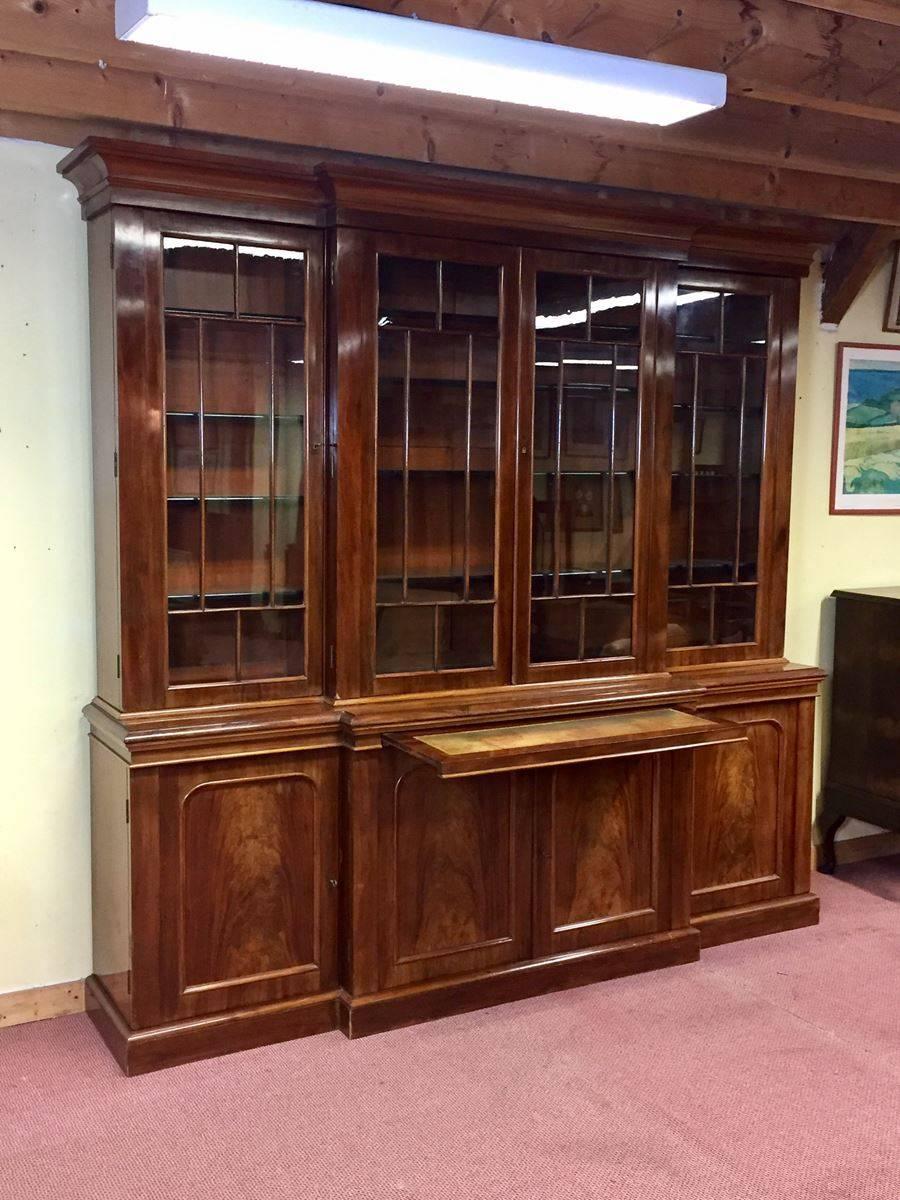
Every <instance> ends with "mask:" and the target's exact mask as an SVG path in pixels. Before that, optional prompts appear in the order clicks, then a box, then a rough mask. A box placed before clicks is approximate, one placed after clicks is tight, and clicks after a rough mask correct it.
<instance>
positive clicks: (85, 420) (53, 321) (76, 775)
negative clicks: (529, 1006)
mask: <svg viewBox="0 0 900 1200" xmlns="http://www.w3.org/2000/svg"><path fill="white" fill-rule="evenodd" d="M64 153H65V151H63V150H60V149H59V148H57V147H55V146H42V145H36V144H34V143H26V142H16V141H10V140H8V139H0V494H2V503H0V630H2V637H0V646H2V651H0V672H2V691H0V695H2V712H0V763H2V768H3V770H2V786H0V992H3V991H14V990H18V989H19V988H26V987H34V986H37V985H39V984H45V983H59V982H63V981H67V980H70V979H79V978H82V977H83V976H84V975H85V974H87V973H88V972H89V970H90V955H91V933H90V913H89V908H90V863H89V842H88V825H89V808H88V758H87V737H86V726H85V722H84V718H83V717H82V716H81V709H82V706H83V705H84V704H85V703H87V701H88V700H90V699H91V697H92V696H93V694H94V690H95V670H94V622H93V568H92V564H91V555H92V530H91V472H90V411H89V346H88V320H87V253H86V240H85V228H84V225H83V223H82V221H81V217H80V213H79V210H78V204H77V201H76V197H75V192H74V189H73V188H72V186H71V185H70V184H68V183H65V182H64V181H63V180H61V179H60V178H59V176H58V175H57V174H56V163H57V162H58V161H59V159H60V158H62V156H63V154H64Z"/></svg>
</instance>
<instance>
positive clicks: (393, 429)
mask: <svg viewBox="0 0 900 1200" xmlns="http://www.w3.org/2000/svg"><path fill="white" fill-rule="evenodd" d="M408 353H409V336H408V334H406V333H401V332H400V331H399V330H391V329H381V330H379V332H378V466H379V468H380V469H382V470H387V469H391V470H395V471H402V470H403V463H404V440H405V436H406V416H405V414H406V376H407V357H408Z"/></svg>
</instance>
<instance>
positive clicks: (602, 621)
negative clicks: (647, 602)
mask: <svg viewBox="0 0 900 1200" xmlns="http://www.w3.org/2000/svg"><path fill="white" fill-rule="evenodd" d="M632 603H633V602H632V600H631V599H630V598H629V599H627V600H619V599H616V600H609V599H603V600H586V601H585V602H584V657H585V658H625V657H628V656H629V655H630V654H631V624H632Z"/></svg>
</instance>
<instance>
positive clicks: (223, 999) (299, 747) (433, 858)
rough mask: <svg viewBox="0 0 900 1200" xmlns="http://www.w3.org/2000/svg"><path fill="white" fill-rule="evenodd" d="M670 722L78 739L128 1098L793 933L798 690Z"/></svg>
mask: <svg viewBox="0 0 900 1200" xmlns="http://www.w3.org/2000/svg"><path fill="white" fill-rule="evenodd" d="M698 690H699V689H698ZM798 691H799V685H798ZM698 699H699V700H700V702H699V703H694V704H693V705H692V706H689V707H684V706H683V713H682V709H679V710H678V712H677V713H676V712H675V710H673V709H660V708H658V707H656V708H654V707H652V706H651V705H650V704H646V705H645V706H644V707H643V708H640V709H624V710H622V709H619V708H615V707H614V706H612V712H613V716H612V717H607V716H604V715H602V713H601V714H600V715H599V716H597V717H593V716H587V717H582V716H580V717H578V718H577V719H573V717H572V716H571V714H568V715H566V714H560V713H550V712H546V711H545V712H543V713H538V714H534V713H531V714H529V715H528V717H527V718H525V717H524V716H522V715H520V716H519V720H518V723H517V722H516V720H515V718H514V717H513V716H512V715H511V714H509V713H499V714H498V713H496V712H494V713H486V714H485V715H484V717H483V718H482V719H481V721H480V723H478V722H474V723H473V720H472V718H471V716H470V717H469V718H468V720H466V719H465V716H464V715H462V714H461V715H460V716H459V717H458V718H456V719H449V718H448V719H447V720H446V721H444V722H443V723H442V724H440V725H438V724H436V723H435V722H432V723H431V724H428V725H425V724H424V723H422V724H420V725H419V726H418V727H416V726H415V725H413V727H412V731H410V732H405V731H403V730H397V728H396V726H394V732H388V730H387V729H385V728H381V729H378V730H377V731H375V732H374V733H373V732H372V731H371V730H364V731H363V733H362V734H359V733H358V732H357V731H351V735H350V736H349V737H344V738H343V740H339V736H340V731H338V730H337V729H336V728H335V726H334V725H329V723H328V721H327V719H324V720H323V718H322V714H321V713H319V714H318V715H316V717H315V720H314V721H313V720H310V721H309V722H308V724H307V726H305V727H299V728H298V729H297V730H294V731H292V733H291V736H290V737H289V738H288V739H286V741H285V742H284V743H282V744H281V745H280V746H279V745H278V744H276V743H273V742H270V741H268V740H264V742H263V744H262V745H260V746H258V747H255V746H250V745H248V744H246V743H242V741H241V737H240V736H237V735H236V737H235V741H234V742H233V743H232V744H231V746H230V748H231V749H234V750H239V751H240V752H239V753H236V754H232V755H225V756H223V755H222V753H221V751H219V750H218V748H217V752H216V753H214V754H213V755H212V756H210V753H209V750H208V749H205V748H204V749H203V750H201V752H200V753H199V754H197V755H196V757H193V758H190V757H177V758H173V759H167V758H166V757H165V755H164V754H162V753H160V752H159V751H155V753H156V755H157V758H156V760H155V761H153V762H152V763H151V762H147V761H144V760H142V759H141V757H140V754H141V753H145V751H143V750H142V751H141V752H139V753H138V754H137V755H135V756H134V757H132V759H131V761H129V760H128V757H127V755H129V754H130V751H129V749H128V746H127V745H125V746H124V747H121V746H120V747H119V749H120V751H121V750H122V749H124V751H125V753H124V754H122V753H121V752H120V753H116V747H115V744H114V742H113V739H112V738H111V737H110V736H109V729H108V728H107V727H105V726H103V725H102V723H99V722H98V723H97V724H95V729H94V737H93V738H92V766H93V785H94V786H93V794H94V857H95V871H94V892H95V905H94V954H95V961H94V969H95V974H94V975H93V976H92V977H91V978H90V979H89V981H88V986H87V994H88V1010H89V1012H90V1014H91V1016H92V1018H93V1020H94V1022H95V1024H96V1025H97V1027H98V1028H99V1030H100V1032H101V1033H102V1035H103V1037H104V1038H105V1040H106V1042H107V1043H108V1045H109V1046H110V1048H111V1049H112V1051H113V1054H114V1055H115V1057H116V1059H117V1061H118V1062H119V1064H120V1065H121V1067H122V1069H123V1070H124V1071H126V1072H127V1073H129V1074H137V1073H141V1072H144V1071H150V1070H155V1069H158V1068H160V1067H166V1066H173V1065H177V1064H179V1063H185V1062H190V1061H193V1060H195V1059H199V1058H205V1057H209V1056H213V1055H218V1054H225V1053H230V1052H232V1051H236V1050H243V1049H248V1048H250V1047H253V1046H259V1045H265V1044H268V1043H274V1042H279V1041H284V1040H288V1039H292V1038H297V1037H304V1036H307V1035H310V1034H316V1033H321V1032H324V1031H327V1030H335V1029H340V1030H342V1031H343V1033H344V1034H345V1035H346V1036H348V1037H351V1038H352V1037H362V1036H366V1035H368V1034H372V1033H379V1032H382V1031H385V1030H389V1029H395V1028H400V1027H402V1026H406V1025H411V1024H415V1023H418V1022H420V1021H426V1020H431V1019H433V1018H439V1017H444V1016H448V1015H451V1014H454V1013H461V1012H468V1011H472V1010H474V1009H478V1008H487V1007H491V1006H493V1005H498V1004H503V1003H506V1002H508V1001H512V1000H518V999H522V998H525V997H528V996H534V995H539V994H542V993H546V992H552V991H558V990H564V989H567V988H572V987H578V986H581V985H584V984H589V983H597V982H600V981H603V980H608V979H614V978H618V977H621V976H625V975H631V974H636V973H639V972H645V971H654V970H659V969H662V968H665V967H669V966H674V965H677V964H684V963H690V962H693V961H695V960H696V959H697V958H698V957H699V955H700V954H701V951H702V950H703V949H704V948H706V947H709V946H715V945H718V944H721V943H723V942H729V941H735V940H738V939H742V938H748V937H755V936H758V935H760V934H764V933H772V932H777V931H779V930H788V929H796V928H798V927H800V926H803V925H809V924H813V923H815V922H816V920H817V919H818V900H817V899H816V897H814V896H812V895H811V894H810V893H809V829H810V820H809V806H810V795H809V793H810V786H809V757H810V741H809V736H810V732H811V720H812V704H813V703H814V700H813V698H812V697H811V696H810V695H809V691H808V686H807V690H806V691H805V692H804V691H800V694H791V692H790V689H786V688H785V687H784V681H783V680H782V681H781V686H780V687H779V688H778V689H775V688H766V687H763V686H757V688H756V689H755V691H752V690H748V689H744V690H743V691H740V692H738V691H736V690H735V689H733V688H732V689H730V690H725V688H724V687H723V688H722V690H721V692H720V693H719V694H716V692H715V690H714V689H713V688H711V687H710V688H707V689H706V690H705V691H704V692H703V693H702V694H700V695H699V697H698ZM679 714H681V715H679ZM536 717H537V718H538V720H537V721H536ZM381 719H382V718H381V717H379V720H381ZM384 720H385V723H386V722H387V717H385V718H384ZM405 728H409V727H408V726H407V727H405ZM416 728H418V729H419V730H421V735H417V734H416V733H415V729H416ZM662 728H665V729H666V730H668V732H667V733H666V734H665V736H663V735H662V734H661V733H660V729H662ZM440 729H449V730H455V731H456V732H455V733H454V735H453V737H452V738H447V737H445V736H443V735H441V734H440V733H435V732H434V731H435V730H440ZM470 731H471V732H470ZM217 736H218V735H217ZM641 738H644V741H643V742H641ZM666 738H668V741H666ZM697 739H700V741H699V743H698V744H690V743H691V742H695V743H696V742H697ZM703 739H706V740H703ZM709 739H715V740H714V741H712V742H710V741H709ZM501 743H502V744H504V745H507V749H508V750H509V752H510V753H511V754H512V756H513V757H512V758H511V760H509V761H508V762H507V765H506V769H504V768H503V767H502V765H501V757H499V756H498V757H495V758H491V757H490V755H491V754H493V753H495V750H496V745H497V744H501ZM487 744H490V745H492V746H494V750H491V751H490V752H489V754H488V756H487V758H485V759H479V757H478V754H480V753H481V750H478V752H477V753H476V754H475V756H474V757H473V754H472V747H473V746H475V747H484V746H485V745H487ZM179 749H180V747H179ZM435 750H436V751H437V756H436V757H430V756H432V754H433V752H434V751H435ZM566 754H569V755H570V756H573V755H578V756H583V755H587V754H591V755H595V757H594V758H587V759H585V758H583V757H578V758H571V757H570V760H569V761H566V758H565V755H566ZM454 755H455V756H456V757H454ZM529 756H531V757H530V758H529ZM135 758H136V759H137V761H135ZM548 759H550V760H551V761H547V760H548ZM553 760H555V761H553ZM485 767H487V769H484V768H485Z"/></svg>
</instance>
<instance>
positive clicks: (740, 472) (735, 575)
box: [731, 358, 747, 583]
mask: <svg viewBox="0 0 900 1200" xmlns="http://www.w3.org/2000/svg"><path fill="white" fill-rule="evenodd" d="M746 411H747V359H746V358H744V359H742V360H741V409H740V416H739V418H738V460H737V478H736V480H735V489H736V492H737V495H736V509H737V512H736V515H735V529H734V563H733V565H732V571H731V579H732V582H733V583H737V582H738V580H739V578H740V564H741V517H742V512H741V509H742V507H743V500H744V420H745V417H746Z"/></svg>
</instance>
